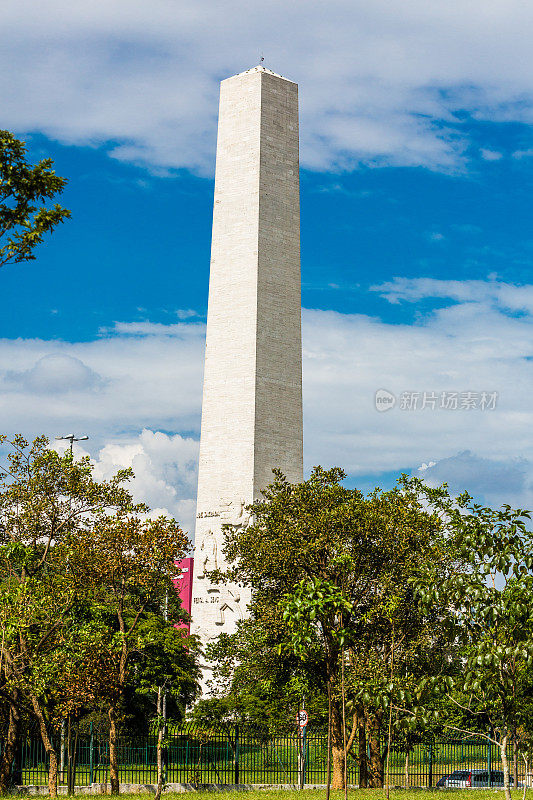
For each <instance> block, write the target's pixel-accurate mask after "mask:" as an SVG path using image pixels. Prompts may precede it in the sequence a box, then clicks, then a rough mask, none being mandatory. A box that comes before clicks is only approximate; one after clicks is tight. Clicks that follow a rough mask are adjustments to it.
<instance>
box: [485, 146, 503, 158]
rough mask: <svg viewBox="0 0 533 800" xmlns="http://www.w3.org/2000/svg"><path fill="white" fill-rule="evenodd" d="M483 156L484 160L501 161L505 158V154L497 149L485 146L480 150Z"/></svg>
mask: <svg viewBox="0 0 533 800" xmlns="http://www.w3.org/2000/svg"><path fill="white" fill-rule="evenodd" d="M480 153H481V158H482V159H484V161H500V160H501V159H502V158H503V154H502V153H499V152H498V151H497V150H490V149H488V148H485V147H483V148H482V149H481V150H480Z"/></svg>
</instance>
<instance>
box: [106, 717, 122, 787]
mask: <svg viewBox="0 0 533 800" xmlns="http://www.w3.org/2000/svg"><path fill="white" fill-rule="evenodd" d="M108 717H109V782H110V784H111V794H119V793H120V778H119V772H118V726H117V715H116V712H115V709H114V708H113V706H110V708H109V711H108Z"/></svg>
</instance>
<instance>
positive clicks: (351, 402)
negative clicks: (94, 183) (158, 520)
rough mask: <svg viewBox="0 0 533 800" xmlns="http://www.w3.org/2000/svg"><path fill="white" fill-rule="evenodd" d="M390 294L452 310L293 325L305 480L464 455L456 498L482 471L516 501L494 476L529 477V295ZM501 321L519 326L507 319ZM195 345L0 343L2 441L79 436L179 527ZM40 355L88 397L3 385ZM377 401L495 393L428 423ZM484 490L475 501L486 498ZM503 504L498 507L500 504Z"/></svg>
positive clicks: (191, 433) (157, 334)
mask: <svg viewBox="0 0 533 800" xmlns="http://www.w3.org/2000/svg"><path fill="white" fill-rule="evenodd" d="M392 286H393V288H389V289H385V290H384V291H388V292H390V293H392V296H393V297H395V296H396V295H395V294H394V292H395V293H396V294H399V295H400V296H401V297H402V298H406V299H416V298H419V297H429V296H431V297H435V296H437V297H444V298H450V299H452V300H455V301H456V302H455V303H451V304H448V305H447V306H446V307H444V308H440V309H438V310H436V311H433V312H432V313H428V314H427V315H426V316H424V317H422V318H421V319H420V321H419V322H417V324H414V325H401V324H389V323H385V322H383V321H381V320H380V319H377V318H371V317H368V316H365V315H361V314H339V313H337V312H333V311H321V310H305V311H304V314H303V322H304V409H305V454H306V468H307V469H309V468H310V467H311V466H312V465H313V464H319V463H320V464H322V465H324V466H326V465H332V464H338V465H340V466H343V467H344V468H345V469H347V471H348V472H349V473H350V474H352V475H355V476H365V475H369V474H374V475H378V474H380V473H383V472H391V471H398V472H399V471H400V470H408V471H409V470H412V469H416V466H417V465H420V464H421V463H424V464H426V466H427V469H426V470H425V473H424V474H425V475H428V476H430V475H433V476H435V475H437V474H440V473H438V470H441V471H442V474H443V475H444V474H446V476H448V475H449V473H450V472H451V471H452V470H451V468H452V467H453V464H454V463H455V462H453V461H450V459H453V458H456V457H457V454H460V453H463V452H464V451H465V450H466V449H468V450H469V451H471V453H473V454H475V455H473V456H471V457H469V458H470V460H469V459H467V458H465V457H462V458H461V459H459V460H458V461H457V464H458V465H459V466H460V467H461V470H460V471H458V472H457V474H458V475H459V478H460V481H459V482H460V483H461V484H463V483H464V487H466V488H472V489H474V490H475V489H477V488H479V487H480V486H481V484H480V483H479V481H480V478H479V476H480V474H481V473H480V469H478V468H477V467H476V466H475V463H474V460H475V459H481V460H482V462H483V464H485V467H484V470H485V474H487V475H488V474H490V471H491V467H490V464H495V467H494V476H495V477H494V481H493V485H492V489H494V491H493V493H492V494H491V495H490V496H491V499H493V498H494V497H496V494H497V490H498V486H500V488H501V492H500V494H501V495H503V494H504V493H507V492H509V495H510V496H516V492H515V495H513V494H512V491H511V488H512V487H511V484H510V483H509V482H507V483H506V482H505V481H503V480H500V479H499V478H498V477H497V476H498V475H499V474H500V473H501V470H502V469H503V467H501V468H500V466H498V464H499V465H510V466H509V469H510V470H511V472H513V470H515V472H516V469H522V467H521V466H520V465H522V464H523V463H526V462H527V463H533V455H532V452H533V410H532V404H531V394H532V387H533V379H532V378H533V375H532V372H533V348H532V345H531V341H532V337H531V330H532V316H533V303H532V302H531V297H532V294H531V293H532V290H533V287H530V286H529V287H512V286H508V285H506V284H496V283H495V282H490V281H489V282H481V281H477V282H476V281H467V282H465V285H461V284H460V283H459V282H454V281H448V282H447V281H437V282H433V283H429V284H427V283H425V282H423V281H421V282H418V283H417V282H413V281H411V282H409V281H405V280H403V279H396V281H394V282H393V283H392ZM382 289H383V287H382ZM509 308H511V309H516V310H520V311H521V313H520V314H509V313H508V310H509ZM177 328H179V330H177ZM204 335H205V331H204V327H203V326H201V325H198V324H195V323H188V324H187V323H180V325H179V326H176V325H169V326H160V325H153V326H150V324H149V323H146V324H145V326H144V327H143V328H142V330H139V329H138V327H137V324H134V325H129V324H123V325H117V327H116V328H115V330H114V332H113V334H112V335H107V336H104V335H103V336H102V338H100V339H98V340H96V341H93V342H83V343H70V344H69V343H66V342H58V341H48V342H47V341H40V340H21V339H19V340H4V341H3V342H2V346H1V348H0V418H1V419H2V429H3V430H5V431H6V432H8V433H10V432H14V431H21V432H23V433H25V434H26V435H27V436H33V435H35V434H37V433H42V432H45V433H47V434H48V435H49V436H51V437H53V436H54V435H56V434H59V433H64V432H65V431H66V430H67V429H68V430H69V431H70V430H72V431H73V432H74V433H78V434H81V433H87V434H88V435H90V436H91V439H90V441H89V442H88V449H89V451H90V452H91V453H92V454H93V456H94V457H95V459H96V461H97V463H98V465H99V466H98V469H99V470H100V471H101V474H102V475H104V474H105V475H108V474H110V472H111V471H113V470H114V469H115V468H117V467H119V466H130V465H131V466H133V468H134V470H135V472H136V474H137V476H138V477H137V478H136V487H137V489H136V491H137V496H138V498H139V499H141V498H142V499H146V500H147V501H148V502H149V503H150V504H151V505H152V506H154V507H156V508H164V509H167V510H169V512H171V513H175V514H178V518H181V519H189V520H190V519H191V518H192V511H193V506H194V495H195V481H196V478H195V466H194V461H195V453H196V447H197V444H196V442H197V439H198V436H199V426H200V407H201V382H202V366H203V354H204ZM50 355H54V356H61V357H62V358H65V357H68V358H72V359H78V360H79V361H80V362H82V365H84V369H85V368H86V369H88V370H90V371H91V373H95V374H97V375H98V376H99V380H98V384H97V385H96V386H94V385H89V386H86V387H83V386H78V387H77V388H76V389H72V388H71V389H70V390H69V391H66V389H65V386H63V391H62V392H57V393H56V394H54V395H53V396H52V395H51V394H50V391H49V389H50V384H49V383H47V382H45V385H44V387H43V386H35V385H31V384H28V383H27V382H24V381H22V382H19V383H18V384H16V385H14V383H13V380H12V378H11V377H10V375H11V374H12V373H13V371H14V370H16V371H18V372H19V373H24V374H28V373H32V370H33V369H34V368H35V365H36V364H42V359H43V357H46V356H50ZM45 363H46V362H45ZM76 363H77V362H76ZM82 373H83V374H85V373H84V371H83V369H82ZM380 388H383V389H387V390H388V391H390V392H392V393H393V394H394V395H395V396H396V398H397V399H398V400H399V399H400V396H401V394H402V392H418V393H419V394H420V399H421V398H422V395H423V393H424V392H428V393H429V392H435V393H436V395H437V396H439V395H440V393H441V392H450V391H457V392H475V393H479V394H478V401H479V399H480V393H481V392H484V391H485V392H497V393H498V400H497V406H496V408H495V409H494V410H485V411H481V410H480V409H479V408H478V409H474V410H470V411H467V410H461V409H460V408H458V409H457V410H441V409H439V407H438V406H439V403H438V402H437V404H436V405H437V407H436V408H435V409H433V410H432V409H431V408H429V407H427V408H425V409H424V410H421V409H420V408H419V409H418V410H416V411H415V410H413V411H408V410H402V409H401V407H400V403H399V402H397V403H396V406H395V407H394V408H393V409H391V410H390V411H387V412H385V413H378V412H377V411H376V410H375V407H374V395H375V392H376V390H377V389H380ZM143 429H146V430H144V432H142V431H143ZM177 434H179V435H177ZM517 459H518V460H517ZM520 459H522V460H520ZM430 461H431V462H436V465H437V466H435V465H432V464H430ZM441 462H445V465H446V464H447V465H448V466H447V467H446V470H445V469H444V467H443V466H442V463H441ZM517 464H518V467H517V466H516V465H517ZM439 465H440V466H439ZM469 465H470V466H471V469H470V467H469ZM437 467H438V470H437ZM469 469H470V472H469ZM506 474H507V473H506ZM513 474H514V473H513ZM517 486H518V484H517ZM492 489H491V486H488V488H487V486H486V487H485V491H486V493H488V494H490V492H491V491H492ZM517 492H518V496H520V497H522V498H523V499H522V504H523V505H524V506H526V507H527V506H528V505H531V504H532V500H531V499H530V500H529V501H527V500H526V497H527V496H528V495H529V496H531V480H529V478H524V480H523V481H522V483H520V486H519V489H517ZM505 499H506V498H505V496H500V502H503V501H505ZM509 502H511V501H510V500H509ZM189 524H190V523H189V522H188V523H187V525H189Z"/></svg>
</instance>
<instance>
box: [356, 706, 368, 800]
mask: <svg viewBox="0 0 533 800" xmlns="http://www.w3.org/2000/svg"><path fill="white" fill-rule="evenodd" d="M357 727H358V731H359V737H358V754H357V760H358V763H359V788H360V789H366V788H367V786H368V761H367V756H366V728H365V717H364V714H362V713H359V715H358V718H357Z"/></svg>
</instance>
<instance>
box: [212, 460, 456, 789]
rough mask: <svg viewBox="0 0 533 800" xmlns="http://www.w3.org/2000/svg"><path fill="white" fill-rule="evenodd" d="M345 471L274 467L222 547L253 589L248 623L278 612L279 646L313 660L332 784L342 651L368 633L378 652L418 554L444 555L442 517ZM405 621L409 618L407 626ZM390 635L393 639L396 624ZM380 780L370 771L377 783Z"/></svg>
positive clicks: (338, 766)
mask: <svg viewBox="0 0 533 800" xmlns="http://www.w3.org/2000/svg"><path fill="white" fill-rule="evenodd" d="M344 477H345V475H344V473H343V472H342V470H340V469H337V468H336V469H332V470H328V471H325V470H322V469H321V468H315V470H313V473H312V475H311V478H310V479H309V480H308V481H305V482H303V483H301V484H298V485H291V484H289V483H288V482H287V481H286V480H285V479H284V477H283V476H282V475H281V473H279V472H276V473H275V480H274V483H273V484H272V485H271V486H270V487H268V489H267V490H266V491H265V493H264V495H265V500H264V501H259V502H257V503H255V504H254V505H253V506H252V507H251V510H252V513H253V517H254V524H253V525H251V526H249V527H248V528H245V529H232V528H228V529H227V531H226V540H225V547H224V550H225V555H226V558H227V560H228V562H229V563H230V565H231V567H230V569H229V570H228V572H227V576H228V577H229V579H231V580H237V581H240V582H242V583H245V584H248V585H249V586H251V587H252V590H253V599H252V606H251V616H252V621H254V620H255V621H259V620H261V619H266V620H269V623H270V624H271V625H272V618H273V616H275V615H276V613H277V615H278V620H279V624H280V627H278V630H279V631H280V632H281V639H282V641H279V642H278V646H282V647H283V644H285V645H286V646H289V647H290V648H292V650H293V652H295V653H297V655H298V656H299V660H300V662H301V669H302V670H303V671H304V672H306V671H307V669H308V667H312V670H315V669H316V665H317V664H320V669H321V671H322V673H323V675H324V681H325V685H326V689H327V694H328V696H329V698H330V703H331V715H330V716H331V743H332V762H333V786H334V787H337V788H338V787H341V786H343V784H344V770H345V759H344V737H345V729H344V725H343V708H342V705H343V704H342V693H341V691H340V687H341V672H342V668H343V659H342V658H341V655H342V651H343V649H345V658H346V662H345V664H344V666H345V668H346V673H348V669H349V666H350V664H349V654H350V648H352V650H353V652H354V653H355V651H356V648H357V645H358V643H359V642H363V641H365V637H367V639H368V637H370V636H371V637H373V642H374V647H375V650H376V652H377V651H378V650H381V651H383V648H385V649H386V648H387V647H388V646H389V645H388V643H389V642H390V638H391V627H392V626H391V624H390V621H389V623H387V624H388V627H387V624H385V621H384V620H385V616H386V615H385V609H386V606H387V604H390V603H391V598H392V597H393V596H395V595H397V594H398V590H397V587H398V586H403V585H405V584H406V583H407V582H408V580H409V579H410V577H411V575H412V572H413V571H414V570H418V569H419V568H420V564H421V562H424V561H433V562H438V563H440V564H442V565H443V567H442V568H443V569H445V564H446V559H447V558H448V554H447V546H446V542H445V539H444V535H443V525H442V521H441V520H440V518H439V517H438V516H437V515H436V514H433V513H430V512H428V511H426V510H425V509H424V507H423V506H422V504H421V503H420V502H419V500H418V498H417V496H416V493H414V492H412V491H411V490H410V488H409V486H408V485H406V484H404V485H401V486H398V487H397V488H395V489H393V490H392V491H390V492H380V491H379V490H376V491H375V492H373V493H371V494H370V495H369V496H368V497H364V496H363V495H362V494H361V492H359V491H357V490H355V489H348V488H346V487H344V486H343V485H342V483H341V481H342V480H343V478H344ZM411 595H412V592H411ZM281 598H284V600H283V604H282V607H281V608H280V606H279V602H280V599H281ZM411 602H414V601H413V600H412V598H411ZM376 609H378V611H376ZM407 626H408V622H407V620H406V621H405V631H406V630H407ZM402 631H403V629H402ZM405 631H404V632H405ZM396 635H397V637H398V638H397V642H398V641H399V637H400V632H399V630H397V633H396ZM283 637H284V642H283ZM387 637H388V639H387ZM397 647H399V645H398V644H397ZM389 663H390V658H389ZM348 681H349V676H348V674H347V682H348ZM388 682H390V678H389V679H388V681H387V683H388ZM387 692H388V696H389V697H390V689H388V690H387ZM387 692H385V691H384V696H385V695H387ZM375 699H376V698H375V697H374V701H375ZM383 702H384V701H380V704H378V705H380V709H379V710H380V713H381V710H382V707H383ZM367 705H370V704H367ZM387 707H388V706H387ZM353 716H354V717H355V713H354V714H353ZM380 723H381V720H380V719H378V720H377V721H376V722H375V724H374V728H373V730H374V729H376V727H377V726H379V724H380ZM354 725H355V727H357V723H356V722H354ZM352 732H353V725H352ZM350 737H351V738H352V740H353V736H352V733H350ZM380 758H381V754H380ZM380 763H381V762H380ZM381 772H382V770H381ZM381 780H382V774H381V775H377V777H376V783H379V782H380V781H381Z"/></svg>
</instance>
